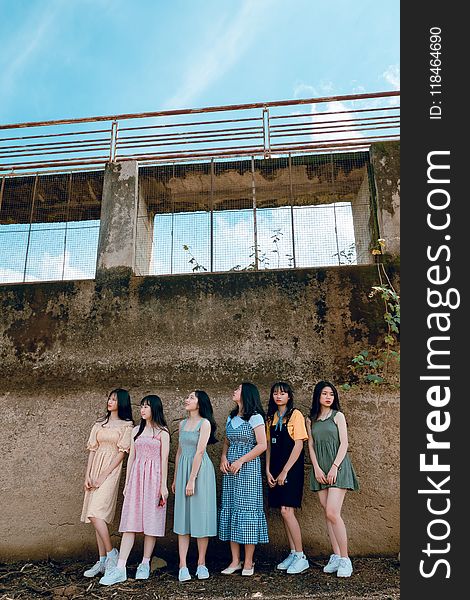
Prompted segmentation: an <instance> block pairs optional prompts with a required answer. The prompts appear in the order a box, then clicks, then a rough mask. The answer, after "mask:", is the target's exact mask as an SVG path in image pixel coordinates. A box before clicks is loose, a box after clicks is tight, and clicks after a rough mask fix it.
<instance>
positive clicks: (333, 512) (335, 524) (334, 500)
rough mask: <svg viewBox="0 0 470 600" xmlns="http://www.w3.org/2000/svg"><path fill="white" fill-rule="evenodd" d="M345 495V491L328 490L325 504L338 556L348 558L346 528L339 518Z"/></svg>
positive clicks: (339, 489)
mask: <svg viewBox="0 0 470 600" xmlns="http://www.w3.org/2000/svg"><path fill="white" fill-rule="evenodd" d="M345 495H346V490H344V489H341V488H334V487H331V488H328V498H327V502H326V518H327V521H328V522H329V523H330V525H331V528H332V529H333V533H334V536H335V539H336V542H337V544H338V546H339V552H336V550H335V554H338V555H339V556H341V557H343V558H347V556H348V536H347V533H346V526H345V524H344V521H343V519H342V517H341V508H342V506H343V500H344V497H345Z"/></svg>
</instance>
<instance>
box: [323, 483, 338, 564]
mask: <svg viewBox="0 0 470 600" xmlns="http://www.w3.org/2000/svg"><path fill="white" fill-rule="evenodd" d="M329 489H331V488H329ZM318 498H319V500H320V504H321V505H322V508H323V511H324V513H325V521H326V529H327V531H328V537H329V538H330V542H331V548H332V549H333V553H334V554H336V555H338V556H341V550H340V547H339V544H338V540H337V539H336V536H335V532H334V529H333V526H332V524H331V523H330V522H329V521H328V519H327V518H326V505H327V500H328V489H326V490H320V491H319V492H318Z"/></svg>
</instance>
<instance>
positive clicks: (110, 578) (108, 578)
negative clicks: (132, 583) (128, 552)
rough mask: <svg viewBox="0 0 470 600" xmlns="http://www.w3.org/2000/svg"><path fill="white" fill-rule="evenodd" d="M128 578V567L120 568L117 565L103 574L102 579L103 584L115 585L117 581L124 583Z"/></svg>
mask: <svg viewBox="0 0 470 600" xmlns="http://www.w3.org/2000/svg"><path fill="white" fill-rule="evenodd" d="M126 580H127V569H126V567H124V568H123V569H118V568H117V567H115V568H114V569H111V570H109V571H106V573H105V574H104V575H103V577H102V578H101V579H100V583H101V585H114V584H115V583H122V582H123V581H126Z"/></svg>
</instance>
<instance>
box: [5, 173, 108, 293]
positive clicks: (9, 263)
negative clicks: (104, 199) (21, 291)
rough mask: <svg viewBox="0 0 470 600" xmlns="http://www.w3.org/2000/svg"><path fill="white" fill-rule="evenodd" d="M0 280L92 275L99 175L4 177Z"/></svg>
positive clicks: (99, 205)
mask: <svg viewBox="0 0 470 600" xmlns="http://www.w3.org/2000/svg"><path fill="white" fill-rule="evenodd" d="M0 185H1V187H0V282H1V283H16V282H28V281H52V280H65V279H92V278H93V277H94V276H95V269H96V253H97V246H98V236H99V218H100V208H101V195H102V187H103V173H102V172H98V173H87V172H72V173H67V174H56V173H54V174H50V175H45V174H43V175H36V176H29V177H3V178H2V179H1V184H0Z"/></svg>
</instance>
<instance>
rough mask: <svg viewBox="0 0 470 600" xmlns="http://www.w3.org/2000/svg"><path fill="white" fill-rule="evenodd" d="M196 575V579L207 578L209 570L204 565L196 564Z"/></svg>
mask: <svg viewBox="0 0 470 600" xmlns="http://www.w3.org/2000/svg"><path fill="white" fill-rule="evenodd" d="M196 577H197V578H198V579H209V570H208V568H207V567H206V565H198V566H197V569H196Z"/></svg>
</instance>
